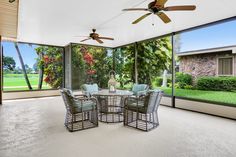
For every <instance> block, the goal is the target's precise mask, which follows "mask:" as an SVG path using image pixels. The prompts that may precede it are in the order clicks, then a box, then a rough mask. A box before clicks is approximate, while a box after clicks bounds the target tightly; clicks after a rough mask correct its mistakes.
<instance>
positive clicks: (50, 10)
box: [18, 0, 236, 47]
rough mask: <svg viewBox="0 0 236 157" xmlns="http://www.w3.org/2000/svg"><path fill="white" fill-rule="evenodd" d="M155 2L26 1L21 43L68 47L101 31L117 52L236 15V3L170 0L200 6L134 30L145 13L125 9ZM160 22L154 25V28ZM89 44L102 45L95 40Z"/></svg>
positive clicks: (150, 19) (151, 19)
mask: <svg viewBox="0 0 236 157" xmlns="http://www.w3.org/2000/svg"><path fill="white" fill-rule="evenodd" d="M151 1H152V0H20V4H19V19H18V20H19V21H18V41H22V42H31V43H40V44H49V45H58V46H65V45H67V44H68V43H70V42H75V43H79V41H80V40H82V39H84V38H82V37H75V36H84V35H88V34H89V33H90V32H91V29H92V28H96V29H97V32H98V33H99V34H100V35H101V36H108V37H114V38H115V40H114V41H107V40H106V41H105V42H104V44H102V46H107V47H116V46H120V45H125V44H128V43H132V42H136V41H140V40H144V39H149V38H152V37H157V36H161V35H164V34H167V33H171V32H176V31H179V30H183V29H186V28H190V27H194V26H198V25H202V24H206V23H210V22H213V21H218V20H221V19H225V18H229V17H232V16H236V10H235V6H236V0H227V1H223V0H169V1H168V2H167V3H166V6H171V5H196V6H197V9H196V10H195V11H192V12H183V11H178V12H177V11H175V12H174V11H173V12H166V14H167V15H168V16H169V17H170V18H171V19H172V22H171V23H169V24H164V23H163V22H162V21H161V20H160V19H159V18H157V17H156V16H154V15H152V16H149V17H147V18H146V19H144V20H143V21H141V22H140V23H138V24H137V25H132V24H131V22H132V21H134V20H135V19H137V18H138V17H140V16H141V15H143V14H145V12H122V11H121V10H122V9H124V8H130V7H134V6H135V7H145V8H146V7H147V4H148V3H150V2H151ZM152 23H154V26H153V25H152ZM84 44H91V45H100V46H101V44H98V43H97V42H95V41H87V42H84Z"/></svg>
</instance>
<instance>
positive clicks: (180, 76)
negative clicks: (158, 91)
mask: <svg viewBox="0 0 236 157" xmlns="http://www.w3.org/2000/svg"><path fill="white" fill-rule="evenodd" d="M175 82H176V83H178V84H179V88H182V89H184V88H185V86H191V85H192V76H191V75H189V74H186V73H181V72H177V73H176V78H175Z"/></svg>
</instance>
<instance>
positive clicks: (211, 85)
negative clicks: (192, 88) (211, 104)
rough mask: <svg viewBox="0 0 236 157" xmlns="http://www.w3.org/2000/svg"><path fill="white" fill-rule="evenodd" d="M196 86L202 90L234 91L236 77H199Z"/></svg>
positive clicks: (235, 88)
mask: <svg viewBox="0 0 236 157" xmlns="http://www.w3.org/2000/svg"><path fill="white" fill-rule="evenodd" d="M196 88H197V89H200V90H215V91H234V90H236V77H201V78H198V79H197V83H196Z"/></svg>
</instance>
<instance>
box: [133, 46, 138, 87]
mask: <svg viewBox="0 0 236 157" xmlns="http://www.w3.org/2000/svg"><path fill="white" fill-rule="evenodd" d="M137 45H138V43H137V42H135V43H134V52H135V57H134V70H135V72H134V73H135V83H138V61H137V60H138V49H137Z"/></svg>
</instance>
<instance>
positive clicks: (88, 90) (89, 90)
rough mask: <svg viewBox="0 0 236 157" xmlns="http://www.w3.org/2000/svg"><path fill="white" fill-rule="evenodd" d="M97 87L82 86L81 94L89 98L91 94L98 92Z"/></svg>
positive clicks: (93, 85) (91, 85)
mask: <svg viewBox="0 0 236 157" xmlns="http://www.w3.org/2000/svg"><path fill="white" fill-rule="evenodd" d="M98 89H99V88H98V85H97V84H96V83H94V84H83V85H82V92H83V93H84V94H85V95H86V96H87V97H90V96H91V95H92V94H94V93H96V92H98Z"/></svg>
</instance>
